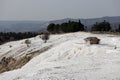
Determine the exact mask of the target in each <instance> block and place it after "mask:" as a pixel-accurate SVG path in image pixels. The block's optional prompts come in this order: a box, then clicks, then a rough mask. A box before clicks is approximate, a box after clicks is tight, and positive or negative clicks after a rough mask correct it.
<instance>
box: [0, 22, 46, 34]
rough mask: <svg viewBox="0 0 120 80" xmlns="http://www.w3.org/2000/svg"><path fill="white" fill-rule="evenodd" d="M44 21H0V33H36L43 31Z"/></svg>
mask: <svg viewBox="0 0 120 80" xmlns="http://www.w3.org/2000/svg"><path fill="white" fill-rule="evenodd" d="M45 23H46V22H44V21H0V32H28V31H30V32H37V31H43V30H46V29H45V27H44V26H45Z"/></svg>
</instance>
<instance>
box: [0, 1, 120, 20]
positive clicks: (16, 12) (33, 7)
mask: <svg viewBox="0 0 120 80" xmlns="http://www.w3.org/2000/svg"><path fill="white" fill-rule="evenodd" d="M103 16H120V0H0V20H54V19H62V18H96V17H103Z"/></svg>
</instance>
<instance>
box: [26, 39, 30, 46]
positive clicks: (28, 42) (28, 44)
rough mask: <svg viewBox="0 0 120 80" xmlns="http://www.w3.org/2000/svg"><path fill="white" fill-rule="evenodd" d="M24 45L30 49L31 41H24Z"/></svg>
mask: <svg viewBox="0 0 120 80" xmlns="http://www.w3.org/2000/svg"><path fill="white" fill-rule="evenodd" d="M25 44H26V45H27V47H30V44H31V41H30V40H28V39H27V40H25Z"/></svg>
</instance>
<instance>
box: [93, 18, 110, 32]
mask: <svg viewBox="0 0 120 80" xmlns="http://www.w3.org/2000/svg"><path fill="white" fill-rule="evenodd" d="M110 30H111V26H110V23H109V22H106V21H105V20H104V21H103V22H101V23H98V22H96V23H95V24H93V26H92V28H91V31H110Z"/></svg>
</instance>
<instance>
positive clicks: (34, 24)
mask: <svg viewBox="0 0 120 80" xmlns="http://www.w3.org/2000/svg"><path fill="white" fill-rule="evenodd" d="M69 20H70V21H78V20H81V22H82V23H83V24H84V25H85V26H87V30H90V29H91V26H92V25H93V24H94V23H96V22H102V21H104V20H106V21H108V22H110V23H111V26H112V29H116V28H118V25H119V24H120V16H115V17H102V18H90V19H80V18H78V19H72V18H65V19H60V20H53V21H0V32H28V31H30V32H38V31H39V32H40V31H46V28H47V25H48V24H50V23H55V24H61V23H63V22H68V21H69Z"/></svg>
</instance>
